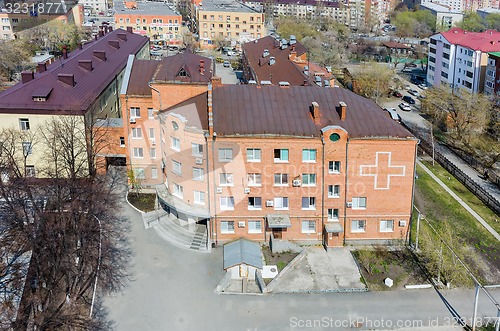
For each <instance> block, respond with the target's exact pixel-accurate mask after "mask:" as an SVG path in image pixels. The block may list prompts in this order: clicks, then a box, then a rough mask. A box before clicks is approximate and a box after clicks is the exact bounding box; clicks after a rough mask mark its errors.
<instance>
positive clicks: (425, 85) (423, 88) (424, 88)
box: [418, 83, 427, 90]
mask: <svg viewBox="0 0 500 331" xmlns="http://www.w3.org/2000/svg"><path fill="white" fill-rule="evenodd" d="M418 87H420V88H421V89H422V90H427V84H425V83H422V84H419V85H418Z"/></svg>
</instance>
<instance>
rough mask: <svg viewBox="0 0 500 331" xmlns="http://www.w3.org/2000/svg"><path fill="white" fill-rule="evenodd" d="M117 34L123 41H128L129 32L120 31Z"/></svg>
mask: <svg viewBox="0 0 500 331" xmlns="http://www.w3.org/2000/svg"><path fill="white" fill-rule="evenodd" d="M116 36H117V37H118V39H121V40H123V41H127V34H126V33H118V34H117V35H116Z"/></svg>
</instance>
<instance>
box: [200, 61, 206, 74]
mask: <svg viewBox="0 0 500 331" xmlns="http://www.w3.org/2000/svg"><path fill="white" fill-rule="evenodd" d="M200 74H201V75H204V74H205V61H204V60H200Z"/></svg>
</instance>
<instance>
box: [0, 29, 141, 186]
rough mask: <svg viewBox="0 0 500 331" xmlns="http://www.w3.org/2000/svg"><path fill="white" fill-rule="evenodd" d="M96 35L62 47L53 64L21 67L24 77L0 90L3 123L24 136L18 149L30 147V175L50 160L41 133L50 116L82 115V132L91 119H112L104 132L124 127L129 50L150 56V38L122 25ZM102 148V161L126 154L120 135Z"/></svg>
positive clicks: (0, 125) (0, 124) (100, 123)
mask: <svg viewBox="0 0 500 331" xmlns="http://www.w3.org/2000/svg"><path fill="white" fill-rule="evenodd" d="M108 31H109V30H108ZM95 38H96V40H95V41H92V42H90V43H86V44H85V45H82V44H80V45H79V48H78V49H76V50H74V51H72V52H67V51H66V49H63V56H62V58H60V59H58V60H57V61H55V62H54V63H52V64H49V65H47V64H46V63H45V62H42V63H39V64H38V67H37V70H36V72H33V71H25V72H22V74H21V75H22V80H21V82H19V83H18V84H16V85H14V86H12V87H10V88H9V89H7V90H5V91H3V92H1V93H0V129H9V128H15V129H18V130H19V132H20V134H22V135H23V136H24V137H26V139H27V140H26V141H24V142H23V144H22V146H19V152H20V153H21V152H22V151H24V153H27V154H26V174H27V175H29V176H35V177H43V176H44V174H43V173H41V172H40V171H38V170H39V169H43V168H46V166H47V164H46V163H45V159H44V156H45V155H46V153H47V151H48V150H49V147H48V146H45V145H44V143H43V140H42V139H40V136H39V135H40V134H41V131H42V130H43V128H44V126H45V125H46V123H47V122H48V121H50V120H51V119H52V118H58V117H64V116H74V117H75V118H78V119H79V121H78V122H77V123H78V128H76V129H75V130H77V131H78V132H79V133H81V134H87V133H88V132H89V130H88V129H90V127H89V125H95V124H98V125H97V126H100V127H101V128H103V127H102V126H103V125H105V123H104V122H109V123H107V124H106V125H107V127H106V130H107V134H106V136H108V135H109V137H114V136H115V134H114V133H115V132H117V131H119V132H120V133H121V132H123V123H121V112H120V111H119V110H120V100H119V98H118V96H119V90H120V87H121V84H122V81H123V77H124V71H125V70H124V69H125V67H126V64H127V59H128V55H129V54H135V55H136V56H137V58H147V57H149V47H148V39H147V38H145V37H142V36H139V35H135V34H132V32H131V31H124V30H120V29H119V30H115V31H111V32H109V33H107V34H104V31H103V32H102V33H101V34H100V35H98V36H96V37H95ZM99 119H102V120H106V119H112V120H110V121H104V122H103V121H98V120H99ZM97 126H96V128H97ZM101 132H102V131H101ZM120 136H121V135H120ZM80 138H82V139H84V138H85V139H86V137H80ZM35 142H36V144H35ZM21 147H22V148H21ZM99 154H100V157H102V160H101V161H102V162H104V161H109V162H112V161H113V159H116V158H124V157H125V148H124V144H122V143H121V139H119V137H116V139H114V140H113V141H108V142H106V148H105V149H104V148H103V149H102V150H101V151H100V153H99ZM82 157H87V156H86V155H85V156H83V155H82ZM103 166H105V164H104V165H103Z"/></svg>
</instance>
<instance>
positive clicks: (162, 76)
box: [153, 50, 212, 84]
mask: <svg viewBox="0 0 500 331" xmlns="http://www.w3.org/2000/svg"><path fill="white" fill-rule="evenodd" d="M202 61H203V64H202ZM201 65H203V69H204V70H203V71H202V70H200V66H201ZM181 70H184V71H185V73H186V76H182V74H180V72H181ZM211 79H212V60H210V59H209V58H208V57H204V56H200V55H197V54H193V53H191V51H189V50H186V51H185V52H184V53H179V54H176V55H173V56H169V57H165V58H163V59H162V60H161V61H160V64H159V65H158V70H157V71H156V73H155V74H154V76H153V80H154V81H166V82H172V81H175V82H185V83H207V84H208V83H209V82H210V80H211Z"/></svg>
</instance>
